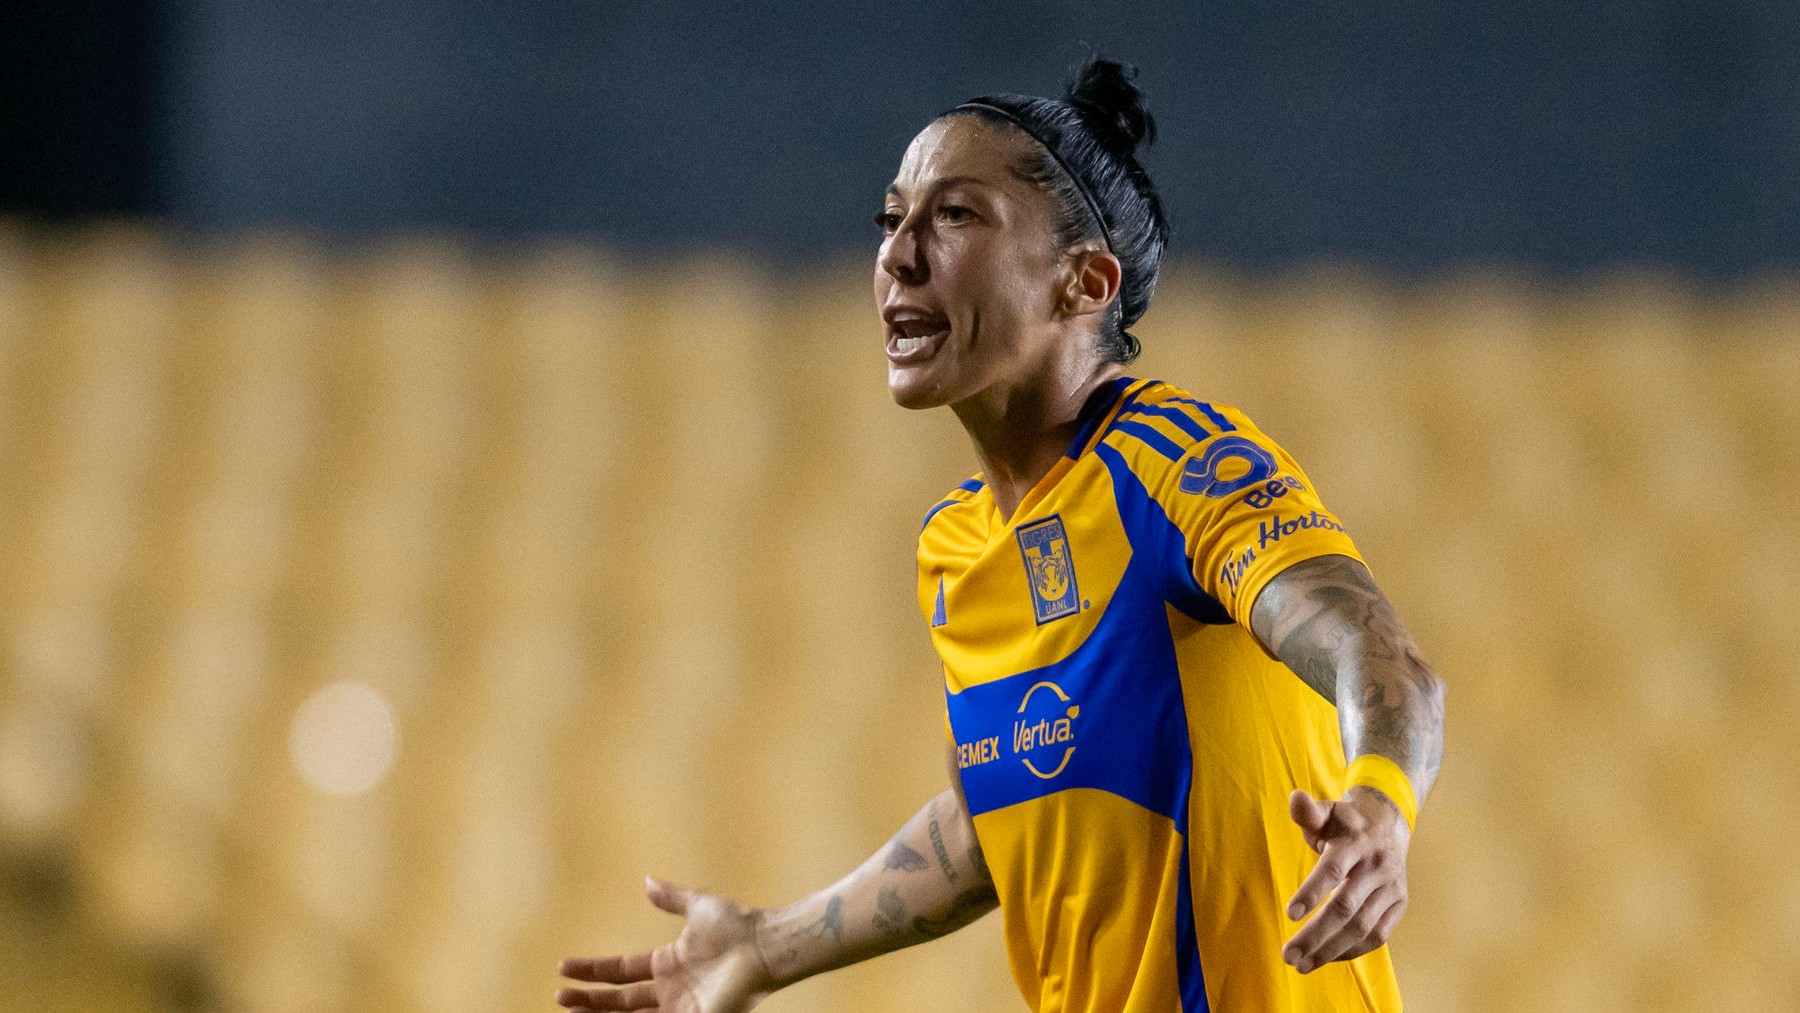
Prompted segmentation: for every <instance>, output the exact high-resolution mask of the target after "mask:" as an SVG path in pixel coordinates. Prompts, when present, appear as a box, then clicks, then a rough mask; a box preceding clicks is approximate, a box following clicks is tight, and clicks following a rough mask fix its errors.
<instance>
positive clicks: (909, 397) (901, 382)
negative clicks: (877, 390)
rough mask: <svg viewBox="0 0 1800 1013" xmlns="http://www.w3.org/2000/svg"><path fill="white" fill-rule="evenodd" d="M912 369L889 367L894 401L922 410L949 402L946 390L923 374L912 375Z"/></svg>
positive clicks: (889, 386)
mask: <svg viewBox="0 0 1800 1013" xmlns="http://www.w3.org/2000/svg"><path fill="white" fill-rule="evenodd" d="M910 372H911V371H910V370H904V371H901V370H895V369H893V368H891V367H890V368H889V369H888V393H889V394H890V395H892V396H893V398H894V403H895V404H897V405H899V406H900V407H902V408H908V409H911V410H913V411H920V410H923V409H926V408H942V407H943V406H944V405H946V404H949V403H950V402H949V400H948V399H946V398H945V396H944V391H943V389H942V388H941V387H939V386H938V385H937V384H935V383H932V382H931V381H930V380H929V379H928V378H926V377H922V376H910V375H908V373H910Z"/></svg>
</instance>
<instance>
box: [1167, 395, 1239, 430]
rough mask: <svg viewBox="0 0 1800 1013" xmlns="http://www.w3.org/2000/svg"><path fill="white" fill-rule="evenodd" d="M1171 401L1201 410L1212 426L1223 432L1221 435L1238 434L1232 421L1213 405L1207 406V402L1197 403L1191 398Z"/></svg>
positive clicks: (1172, 399) (1179, 398)
mask: <svg viewBox="0 0 1800 1013" xmlns="http://www.w3.org/2000/svg"><path fill="white" fill-rule="evenodd" d="M1169 400H1170V401H1171V402H1175V403H1179V404H1191V405H1193V406H1194V407H1195V408H1198V409H1200V414H1202V415H1204V416H1206V417H1207V418H1209V419H1211V420H1212V424H1213V425H1215V426H1218V427H1219V432H1221V433H1235V432H1237V427H1236V426H1234V425H1232V424H1231V420H1230V419H1228V418H1226V417H1225V416H1224V415H1221V414H1220V413H1219V410H1218V409H1217V408H1214V407H1213V406H1212V405H1209V404H1207V403H1206V402H1205V401H1196V400H1194V399H1193V398H1191V397H1172V398H1169Z"/></svg>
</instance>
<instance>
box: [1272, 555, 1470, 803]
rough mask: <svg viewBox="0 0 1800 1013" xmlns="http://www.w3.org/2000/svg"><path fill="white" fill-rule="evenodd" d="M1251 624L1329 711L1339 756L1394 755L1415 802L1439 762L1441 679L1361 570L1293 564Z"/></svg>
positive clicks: (1347, 563)
mask: <svg viewBox="0 0 1800 1013" xmlns="http://www.w3.org/2000/svg"><path fill="white" fill-rule="evenodd" d="M1250 625H1251V628H1252V630H1254V631H1255V633H1256V635H1257V636H1258V637H1259V638H1261V640H1262V642H1263V643H1264V644H1267V645H1269V646H1270V648H1271V649H1272V650H1273V651H1274V652H1275V656H1276V657H1278V658H1280V659H1281V660H1282V661H1283V662H1285V663H1286V664H1287V666H1288V667H1289V668H1291V669H1293V670H1294V673H1295V674H1296V675H1298V676H1299V677H1300V678H1301V679H1302V680H1303V681H1305V683H1306V684H1307V685H1308V686H1311V687H1312V688H1313V689H1314V690H1316V691H1317V692H1318V693H1319V694H1320V695H1321V696H1323V697H1324V698H1325V699H1327V700H1330V701H1331V702H1333V703H1334V704H1336V705H1337V708H1338V722H1339V725H1340V727H1341V728H1342V730H1343V736H1344V753H1345V755H1346V756H1359V755H1361V754H1363V753H1380V754H1381V755H1383V756H1386V757H1388V758H1390V759H1392V760H1393V761H1394V762H1395V763H1398V764H1399V765H1400V767H1401V769H1403V770H1405V771H1406V773H1407V776H1408V777H1409V778H1410V779H1411V780H1412V783H1413V791H1414V793H1415V794H1416V795H1417V796H1418V798H1419V799H1420V800H1421V801H1423V800H1424V798H1425V794H1426V792H1428V791H1429V790H1430V789H1431V784H1432V782H1433V781H1435V780H1437V773H1438V765H1439V763H1440V761H1441V760H1442V757H1443V750H1444V683H1443V680H1441V679H1439V678H1438V677H1437V674H1436V673H1435V672H1433V671H1432V670H1431V666H1429V665H1427V664H1426V663H1425V659H1424V658H1422V657H1421V656H1420V655H1419V647H1418V644H1417V643H1415V642H1414V641H1413V638H1412V634H1411V633H1409V632H1407V629H1406V627H1405V626H1404V625H1402V624H1401V622H1400V619H1399V617H1398V616H1396V615H1395V614H1394V609H1393V606H1391V605H1389V604H1388V600H1387V598H1386V597H1385V596H1383V595H1382V593H1381V591H1380V589H1379V588H1377V587H1376V586H1375V582H1374V581H1373V580H1372V579H1371V578H1370V577H1369V571H1368V570H1367V569H1366V568H1364V567H1363V565H1362V564H1361V563H1358V562H1357V561H1355V560H1353V559H1351V558H1349V557H1348V556H1322V557H1320V558H1317V559H1309V560H1306V561H1305V562H1301V563H1296V564H1294V565H1293V566H1291V567H1289V568H1288V569H1286V570H1283V571H1282V572H1281V573H1280V574H1279V575H1278V576H1276V578H1275V579H1274V580H1272V581H1270V582H1269V584H1268V586H1267V587H1265V588H1264V589H1263V592H1262V594H1261V595H1260V596H1258V598H1257V600H1256V606H1255V608H1254V609H1252V611H1251V616H1250Z"/></svg>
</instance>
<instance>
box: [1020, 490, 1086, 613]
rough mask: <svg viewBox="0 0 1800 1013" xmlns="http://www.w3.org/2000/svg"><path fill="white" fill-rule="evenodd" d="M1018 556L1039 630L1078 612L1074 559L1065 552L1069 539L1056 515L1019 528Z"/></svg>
mask: <svg viewBox="0 0 1800 1013" xmlns="http://www.w3.org/2000/svg"><path fill="white" fill-rule="evenodd" d="M1019 552H1020V554H1021V555H1023V556H1024V557H1025V578H1026V582H1027V583H1028V584H1030V585H1031V608H1032V611H1033V613H1034V614H1035V615H1036V616H1037V621H1038V625H1039V626H1042V625H1043V624H1045V623H1047V622H1051V621H1052V620H1056V619H1061V618H1063V617H1064V616H1072V615H1074V614H1075V613H1077V612H1080V611H1081V592H1080V591H1079V590H1077V589H1076V587H1075V559H1074V556H1073V555H1072V554H1071V553H1070V552H1069V535H1068V532H1066V531H1065V530H1063V522H1062V517H1061V516H1060V515H1053V516H1050V517H1046V518H1045V519H1043V520H1041V521H1036V522H1034V523H1032V524H1028V525H1026V526H1025V527H1022V528H1020V529H1019Z"/></svg>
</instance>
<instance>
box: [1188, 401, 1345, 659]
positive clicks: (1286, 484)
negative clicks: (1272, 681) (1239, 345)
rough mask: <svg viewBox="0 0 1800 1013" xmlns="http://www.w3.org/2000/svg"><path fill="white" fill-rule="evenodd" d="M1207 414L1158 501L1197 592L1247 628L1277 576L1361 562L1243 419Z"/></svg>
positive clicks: (1302, 483) (1278, 454)
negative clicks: (1335, 559) (1310, 562)
mask: <svg viewBox="0 0 1800 1013" xmlns="http://www.w3.org/2000/svg"><path fill="white" fill-rule="evenodd" d="M1206 408H1207V409H1208V412H1209V420H1210V421H1213V423H1214V425H1213V426H1212V430H1213V431H1211V432H1209V434H1208V435H1207V437H1206V438H1205V439H1203V440H1200V441H1198V442H1196V443H1195V444H1194V445H1193V446H1192V447H1191V448H1190V449H1189V450H1188V453H1187V454H1186V456H1185V457H1183V459H1182V460H1181V461H1180V462H1178V463H1177V464H1176V465H1175V466H1173V467H1172V468H1171V469H1170V473H1169V474H1168V476H1167V478H1166V479H1165V481H1164V482H1163V483H1162V485H1163V489H1162V493H1163V494H1162V495H1161V496H1160V497H1158V498H1159V499H1161V500H1162V502H1163V506H1164V508H1165V509H1166V510H1168V512H1169V517H1170V520H1172V521H1173V522H1174V523H1175V524H1176V526H1177V527H1179V528H1180V529H1181V532H1182V536H1183V538H1184V539H1185V540H1186V542H1187V549H1188V554H1189V558H1190V559H1191V560H1192V561H1193V575H1194V579H1195V581H1196V582H1197V583H1198V584H1199V586H1200V589H1201V590H1203V591H1205V592H1206V593H1207V594H1208V595H1210V596H1212V597H1213V598H1214V599H1215V600H1217V601H1218V602H1219V603H1220V604H1221V605H1223V606H1224V607H1225V611H1226V612H1227V613H1229V614H1230V615H1231V617H1232V619H1234V620H1236V621H1237V622H1238V623H1240V624H1242V625H1244V626H1246V627H1247V626H1249V625H1250V610H1251V608H1252V607H1253V606H1254V605H1255V604H1256V596H1257V595H1258V594H1260V593H1261V592H1262V589H1263V587H1264V586H1265V585H1266V584H1268V582H1269V581H1270V580H1271V579H1272V578H1273V577H1274V576H1275V575H1276V574H1278V573H1280V572H1281V571H1283V570H1285V569H1287V568H1288V567H1290V566H1292V565H1294V564H1295V563H1298V562H1300V561H1302V560H1306V559H1312V558H1315V557H1318V556H1329V555H1340V556H1349V557H1350V558H1352V559H1355V560H1358V561H1361V559H1362V556H1361V554H1359V553H1358V552H1357V551H1356V544H1355V543H1354V542H1352V541H1351V539H1350V536H1349V534H1347V533H1346V532H1345V531H1344V526H1343V525H1342V524H1341V523H1339V521H1338V519H1337V517H1336V516H1334V515H1333V514H1332V513H1331V512H1330V511H1329V510H1327V509H1325V505H1324V503H1323V502H1322V501H1321V500H1320V498H1319V495H1318V493H1317V491H1316V490H1314V488H1313V485H1312V482H1311V480H1309V479H1308V478H1307V477H1306V473H1305V472H1303V471H1301V470H1300V465H1299V463H1298V462H1296V461H1295V460H1294V459H1293V457H1292V456H1290V455H1289V454H1288V452H1287V451H1285V450H1283V449H1282V448H1281V447H1280V446H1278V445H1277V444H1276V443H1275V441H1274V440H1271V439H1270V438H1269V437H1268V436H1267V435H1265V434H1264V433H1263V432H1261V431H1260V430H1258V429H1257V428H1256V426H1255V425H1253V424H1252V423H1251V422H1250V420H1249V419H1248V418H1247V417H1245V416H1244V414H1243V413H1242V412H1239V411H1237V410H1236V409H1234V408H1229V407H1225V406H1222V405H1221V406H1213V405H1207V406H1206Z"/></svg>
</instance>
